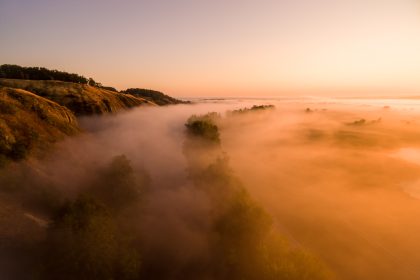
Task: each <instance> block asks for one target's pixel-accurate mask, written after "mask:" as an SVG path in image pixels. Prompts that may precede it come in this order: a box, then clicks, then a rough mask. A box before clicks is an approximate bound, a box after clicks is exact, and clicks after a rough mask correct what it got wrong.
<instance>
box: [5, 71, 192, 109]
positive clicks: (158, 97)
mask: <svg viewBox="0 0 420 280" xmlns="http://www.w3.org/2000/svg"><path fill="white" fill-rule="evenodd" d="M0 79H20V80H44V81H45V80H54V81H62V82H70V83H77V84H85V85H90V86H94V87H97V88H100V89H105V90H109V91H114V92H119V91H118V90H117V89H115V88H114V87H110V86H104V85H102V84H101V83H98V82H96V81H95V80H94V79H92V78H86V77H84V76H81V75H78V74H74V73H67V72H64V71H58V70H50V69H47V68H44V67H22V66H19V65H12V64H3V65H0ZM121 93H126V94H131V95H134V96H136V97H141V98H144V99H146V100H149V101H152V102H154V103H156V104H157V105H160V106H162V105H169V104H188V103H191V102H189V101H183V100H179V99H176V98H173V97H171V96H169V95H166V94H164V93H162V92H160V91H156V90H151V89H142V88H129V89H127V90H125V91H121Z"/></svg>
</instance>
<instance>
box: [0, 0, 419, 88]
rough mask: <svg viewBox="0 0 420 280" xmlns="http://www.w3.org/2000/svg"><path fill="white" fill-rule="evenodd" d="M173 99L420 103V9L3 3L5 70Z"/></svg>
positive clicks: (231, 1)
mask: <svg viewBox="0 0 420 280" xmlns="http://www.w3.org/2000/svg"><path fill="white" fill-rule="evenodd" d="M3 63H10V64H19V65H23V66H45V67H48V68H54V69H59V70H65V71H69V72H76V73H79V74H82V75H84V76H89V77H93V78H95V79H96V80H97V81H100V82H102V83H103V84H106V85H109V86H115V87H117V88H119V89H125V88H127V87H146V88H153V89H158V90H162V91H165V92H167V93H168V94H171V95H175V96H273V95H297V94H302V95H341V96H343V95H347V96H348V95H395V94H399V95H408V94H420V0H224V1H222V0H137V1H128V0H119V1H116V0H113V1H111V0H85V1H81V0H72V1H65V0H0V64H3Z"/></svg>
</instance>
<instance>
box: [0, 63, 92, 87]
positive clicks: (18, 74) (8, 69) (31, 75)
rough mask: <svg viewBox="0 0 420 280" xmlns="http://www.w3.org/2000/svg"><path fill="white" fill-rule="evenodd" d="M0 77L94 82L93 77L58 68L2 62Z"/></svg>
mask: <svg viewBox="0 0 420 280" xmlns="http://www.w3.org/2000/svg"><path fill="white" fill-rule="evenodd" d="M0 78H3V79H24V80H56V81H63V82H71V83H78V84H87V83H89V82H94V83H95V84H97V83H96V82H95V81H93V79H88V78H86V77H83V76H80V75H78V74H73V73H67V72H63V71H58V70H49V69H47V68H44V67H22V66H19V65H11V64H3V65H1V66H0Z"/></svg>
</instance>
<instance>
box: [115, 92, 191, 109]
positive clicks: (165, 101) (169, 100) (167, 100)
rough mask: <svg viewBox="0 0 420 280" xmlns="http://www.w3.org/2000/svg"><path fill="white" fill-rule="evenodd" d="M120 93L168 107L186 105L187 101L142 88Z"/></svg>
mask: <svg viewBox="0 0 420 280" xmlns="http://www.w3.org/2000/svg"><path fill="white" fill-rule="evenodd" d="M122 93H126V94H131V95H134V96H136V97H141V98H144V99H147V100H149V101H151V102H153V103H155V104H157V105H160V106H163V105H170V104H188V103H191V102H189V101H183V100H179V99H176V98H173V97H171V96H168V95H166V94H164V93H162V92H160V91H156V90H151V89H142V88H129V89H126V90H125V91H123V92H122Z"/></svg>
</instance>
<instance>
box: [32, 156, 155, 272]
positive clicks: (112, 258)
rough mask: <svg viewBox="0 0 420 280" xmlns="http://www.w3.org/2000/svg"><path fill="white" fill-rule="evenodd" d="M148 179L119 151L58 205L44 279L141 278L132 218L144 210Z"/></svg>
mask: <svg viewBox="0 0 420 280" xmlns="http://www.w3.org/2000/svg"><path fill="white" fill-rule="evenodd" d="M149 180H150V179H149V176H148V174H147V173H146V172H139V173H135V172H134V170H133V168H132V167H131V164H130V161H129V160H128V159H127V157H126V156H125V155H120V156H116V157H114V158H113V159H112V161H111V162H110V164H109V165H108V166H106V167H104V168H103V169H102V170H99V171H98V173H97V178H95V179H94V180H92V182H91V184H90V186H87V188H86V189H84V190H83V191H82V192H81V193H80V194H79V196H78V197H77V198H76V199H75V200H73V201H67V202H66V203H65V204H64V205H62V206H61V207H60V208H58V209H57V210H56V211H54V213H53V214H52V216H53V218H52V223H51V225H50V226H49V228H48V231H47V239H46V246H45V250H44V257H43V258H42V264H41V265H40V267H41V268H42V269H41V272H40V275H41V279H139V278H140V274H141V266H142V260H141V249H140V248H139V247H138V246H135V243H136V238H135V237H136V236H137V235H138V233H137V232H136V230H137V228H136V225H133V224H131V223H129V222H127V221H128V220H130V219H132V218H133V216H134V215H135V216H136V217H137V216H138V215H139V211H140V210H139V209H140V208H141V207H140V204H141V201H142V196H143V194H144V193H145V192H144V190H145V189H147V188H148V184H149Z"/></svg>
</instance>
